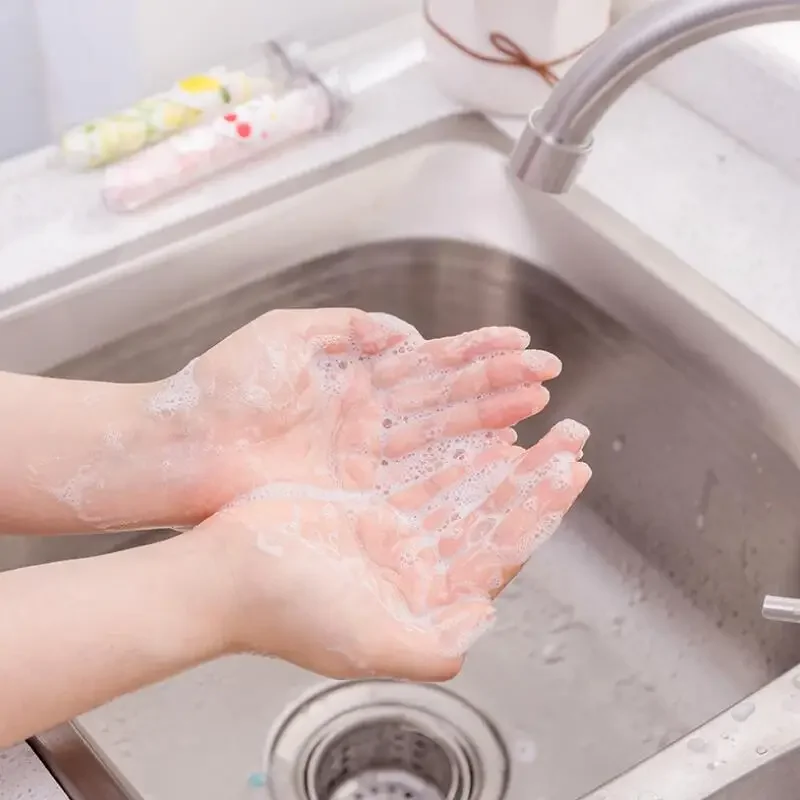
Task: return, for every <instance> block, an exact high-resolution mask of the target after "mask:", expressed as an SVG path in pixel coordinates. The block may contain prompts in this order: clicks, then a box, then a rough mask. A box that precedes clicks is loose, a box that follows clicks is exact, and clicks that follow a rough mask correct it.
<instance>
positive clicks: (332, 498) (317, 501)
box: [186, 421, 591, 681]
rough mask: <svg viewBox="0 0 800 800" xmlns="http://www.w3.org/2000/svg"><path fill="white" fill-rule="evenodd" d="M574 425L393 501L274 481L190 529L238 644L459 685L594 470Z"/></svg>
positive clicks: (308, 664)
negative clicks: (468, 660)
mask: <svg viewBox="0 0 800 800" xmlns="http://www.w3.org/2000/svg"><path fill="white" fill-rule="evenodd" d="M588 433H589V432H588V431H587V430H586V428H584V427H583V426H582V425H579V424H577V423H574V422H572V421H565V422H562V423H559V424H558V425H556V426H555V427H554V428H553V429H552V430H551V431H550V432H549V433H548V434H547V435H546V436H545V437H544V439H542V441H540V442H539V443H538V444H537V445H535V446H534V447H532V448H531V449H530V450H528V451H525V450H522V449H521V448H519V447H514V446H511V445H504V444H501V445H498V446H496V447H494V448H492V449H490V450H486V451H484V452H481V453H477V454H476V455H475V456H474V457H472V458H471V459H469V460H467V461H464V462H460V463H455V464H450V465H449V466H447V467H445V468H444V469H442V470H441V471H439V472H437V473H436V474H434V475H433V476H431V477H429V478H428V479H426V480H422V481H419V482H418V483H415V484H413V485H410V486H406V487H404V488H400V489H398V490H396V491H393V492H390V493H389V494H387V495H384V494H382V493H377V492H372V493H360V492H344V491H336V492H334V491H330V490H327V491H326V490H320V489H313V488H310V487H305V488H300V487H297V486H293V485H286V484H272V485H267V486H264V487H262V488H261V489H259V490H257V491H256V492H254V493H252V494H251V495H250V496H245V497H242V498H240V499H238V500H237V501H236V502H235V503H234V504H232V505H231V506H229V507H227V508H225V509H223V510H222V511H220V512H219V513H217V514H215V515H213V516H212V517H210V518H209V519H208V520H206V521H205V522H203V523H202V524H201V525H200V526H199V527H198V528H196V529H195V530H194V531H192V532H190V533H188V534H186V537H188V538H187V544H189V543H196V544H199V545H201V546H202V548H203V549H205V550H207V551H208V552H210V553H211V554H212V557H211V558H210V559H208V562H209V563H211V565H212V567H211V573H212V574H211V575H210V576H209V579H208V586H209V587H211V586H216V587H219V586H220V585H221V584H222V585H223V587H227V588H223V590H222V591H220V593H219V595H218V597H219V600H218V601H217V602H215V606H216V608H217V609H218V612H220V614H221V618H222V622H221V624H220V625H219V631H220V634H219V636H220V639H221V640H222V641H224V643H225V645H224V650H225V651H226V652H254V653H261V654H266V655H272V656H277V657H279V658H282V659H284V660H287V661H290V662H292V663H294V664H297V665H298V666H301V667H304V668H306V669H310V670H313V671H314V672H316V673H319V674H323V675H328V676H330V677H335V678H354V677H363V676H365V675H379V676H382V677H393V678H403V679H411V680H425V681H436V680H446V679H448V678H451V677H452V676H453V675H455V674H456V673H457V672H458V671H459V669H460V668H461V664H462V661H463V657H464V655H465V653H466V652H467V650H468V649H469V648H470V647H471V645H472V644H473V643H474V642H475V640H476V639H477V638H478V637H479V636H480V635H481V634H482V633H483V632H484V631H485V630H486V629H487V628H488V627H489V626H490V624H491V622H492V620H493V618H494V609H493V606H492V600H493V598H494V597H495V596H496V595H497V594H499V593H500V592H501V591H502V590H503V588H504V587H505V586H506V585H507V583H508V582H509V581H510V580H511V579H512V578H513V577H514V575H516V573H517V572H518V571H519V569H520V568H521V567H522V565H523V564H524V563H525V561H526V560H527V559H528V557H529V556H530V555H531V553H532V552H533V550H534V549H535V548H536V547H538V546H539V545H540V544H541V543H543V542H544V541H545V540H546V539H547V538H548V537H549V536H550V535H551V534H552V533H553V532H554V531H555V529H556V528H557V527H558V524H559V523H560V521H561V518H562V516H563V515H564V514H565V513H566V511H567V510H568V509H569V507H570V506H571V505H572V503H573V502H574V501H575V499H576V497H577V496H578V495H579V494H580V492H581V491H582V490H583V487H584V486H585V485H586V482H587V481H588V479H589V476H590V475H591V471H590V470H589V468H588V466H587V465H586V464H584V463H582V462H581V461H580V458H581V455H582V450H583V446H584V443H585V442H586V439H587V437H588Z"/></svg>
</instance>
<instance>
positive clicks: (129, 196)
mask: <svg viewBox="0 0 800 800" xmlns="http://www.w3.org/2000/svg"><path fill="white" fill-rule="evenodd" d="M348 107H349V103H348V100H347V93H346V91H345V89H344V86H343V85H342V84H341V82H340V81H339V80H338V79H336V78H334V77H332V76H331V77H329V78H328V79H327V80H324V79H320V78H318V77H316V76H315V75H312V74H310V73H303V74H302V75H299V76H296V78H295V81H294V83H293V84H292V85H291V86H290V87H289V88H288V89H287V90H286V91H285V92H284V93H283V94H281V95H280V96H271V95H262V96H261V97H258V98H255V99H253V100H250V101H248V102H246V103H243V104H240V105H239V106H237V107H236V108H234V109H232V110H231V111H230V112H229V113H228V114H225V115H224V116H222V117H218V118H217V119H215V120H213V121H211V122H208V123H205V124H202V125H199V126H196V127H194V128H192V129H191V130H188V131H184V132H183V133H179V134H177V135H175V136H172V137H170V138H169V139H167V140H165V141H163V142H161V143H160V144H157V145H154V146H153V147H150V148H148V149H147V150H143V151H141V152H140V153H137V154H136V155H135V156H132V157H131V158H129V159H126V160H125V161H122V162H120V163H118V164H112V165H110V166H109V167H108V168H107V169H106V172H105V178H104V185H103V201H104V203H105V205H106V207H107V208H108V209H110V210H112V211H134V210H136V209H138V208H141V207H143V206H145V205H148V204H150V203H152V202H155V201H156V200H159V199H161V198H163V197H166V196H167V195H171V194H174V193H176V192H179V191H182V190H185V189H187V188H189V187H190V186H193V185H196V184H197V183H199V182H200V181H203V180H205V179H207V178H209V177H211V176H213V175H216V174H218V173H220V172H222V171H224V170H227V169H229V168H231V167H234V166H237V165H239V164H242V163H244V162H246V161H249V160H251V159H253V158H255V157H258V156H261V155H263V154H265V153H266V152H269V151H271V150H273V149H274V148H276V147H278V146H279V145H283V144H285V143H287V142H288V141H290V140H294V139H298V138H300V137H304V136H306V135H308V134H311V133H313V132H315V131H322V130H325V129H330V128H332V127H335V126H336V125H338V123H339V122H340V120H341V119H342V117H343V116H344V114H345V113H346V111H347V109H348Z"/></svg>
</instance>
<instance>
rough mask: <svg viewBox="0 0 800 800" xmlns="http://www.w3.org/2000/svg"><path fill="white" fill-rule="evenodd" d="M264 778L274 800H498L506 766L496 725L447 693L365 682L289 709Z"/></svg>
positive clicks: (271, 742) (272, 741) (275, 738)
mask: <svg viewBox="0 0 800 800" xmlns="http://www.w3.org/2000/svg"><path fill="white" fill-rule="evenodd" d="M265 772H266V774H267V781H268V788H269V792H270V795H271V796H272V798H273V800H501V798H502V797H503V795H504V793H505V789H506V784H507V780H508V758H507V755H506V751H505V748H504V747H503V744H502V741H501V740H500V737H499V736H498V734H497V731H496V730H495V728H494V726H493V725H492V724H491V723H490V722H489V721H488V720H487V719H486V718H485V717H484V716H483V715H482V714H481V713H480V712H479V711H478V710H477V709H475V708H474V707H473V706H471V705H470V704H469V703H467V702H466V701H464V700H462V699H461V698H460V697H458V696H457V695H455V694H453V693H452V692H449V691H447V690H446V689H442V688H440V687H435V686H426V685H419V684H413V683H402V682H399V681H385V680H367V681H353V682H350V683H342V684H336V685H334V686H330V687H326V688H323V689H322V690H321V691H320V690H317V691H316V692H315V693H314V694H312V695H308V696H306V697H304V698H303V699H302V700H301V701H300V702H299V703H298V704H297V705H295V706H294V707H292V708H290V709H289V710H288V712H287V713H286V714H285V715H284V716H283V718H282V719H281V720H280V721H279V722H278V724H277V725H276V726H275V728H274V729H273V732H272V735H271V736H270V739H269V741H268V743H267V751H266V758H265Z"/></svg>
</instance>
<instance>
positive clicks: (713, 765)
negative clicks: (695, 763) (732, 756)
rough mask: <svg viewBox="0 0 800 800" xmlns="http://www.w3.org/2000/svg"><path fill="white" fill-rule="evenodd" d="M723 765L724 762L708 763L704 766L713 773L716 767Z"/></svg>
mask: <svg viewBox="0 0 800 800" xmlns="http://www.w3.org/2000/svg"><path fill="white" fill-rule="evenodd" d="M724 765H725V762H724V761H709V762H708V764H706V769H708V770H711V771H712V772H713V771H714V770H715V769H716V768H717V767H722V766H724Z"/></svg>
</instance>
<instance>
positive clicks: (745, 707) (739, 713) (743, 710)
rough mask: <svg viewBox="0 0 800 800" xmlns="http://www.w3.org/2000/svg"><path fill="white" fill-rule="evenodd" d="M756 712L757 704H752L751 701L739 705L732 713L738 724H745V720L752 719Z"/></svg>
mask: <svg viewBox="0 0 800 800" xmlns="http://www.w3.org/2000/svg"><path fill="white" fill-rule="evenodd" d="M755 710H756V704H755V703H751V702H750V701H749V700H745V702H744V703H739V705H738V706H736V707H735V708H734V709H733V710H732V711H731V716H732V717H733V718H734V719H735V720H736V721H737V722H744V721H745V720H748V719H750V717H751V716H752V715H753V712H754V711H755Z"/></svg>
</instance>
